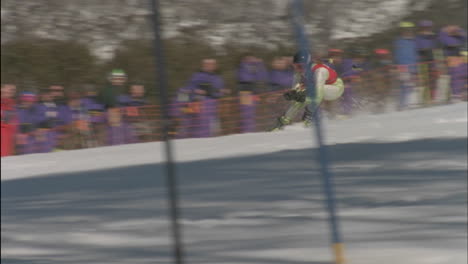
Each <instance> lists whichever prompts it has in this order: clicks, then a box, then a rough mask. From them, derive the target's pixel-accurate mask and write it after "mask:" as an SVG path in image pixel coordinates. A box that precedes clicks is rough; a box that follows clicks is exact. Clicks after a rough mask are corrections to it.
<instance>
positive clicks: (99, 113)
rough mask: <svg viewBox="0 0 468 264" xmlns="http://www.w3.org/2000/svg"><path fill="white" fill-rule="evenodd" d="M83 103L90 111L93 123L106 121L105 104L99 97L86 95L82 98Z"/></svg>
mask: <svg viewBox="0 0 468 264" xmlns="http://www.w3.org/2000/svg"><path fill="white" fill-rule="evenodd" d="M81 105H82V106H83V107H84V108H85V109H86V110H87V111H88V115H89V116H90V121H91V122H92V123H102V122H104V121H105V119H106V117H105V113H104V112H105V108H104V105H103V104H101V103H99V102H98V100H97V97H85V98H83V99H81Z"/></svg>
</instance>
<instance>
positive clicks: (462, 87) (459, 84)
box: [453, 50, 468, 101]
mask: <svg viewBox="0 0 468 264" xmlns="http://www.w3.org/2000/svg"><path fill="white" fill-rule="evenodd" d="M460 55H461V58H462V61H461V63H460V64H459V65H458V66H457V67H455V68H454V69H453V71H454V81H453V82H454V84H453V85H454V86H455V89H456V90H457V91H460V97H459V99H462V100H465V101H467V98H468V84H467V82H468V65H467V63H468V51H466V50H463V51H461V52H460Z"/></svg>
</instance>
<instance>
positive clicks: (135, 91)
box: [118, 84, 151, 139]
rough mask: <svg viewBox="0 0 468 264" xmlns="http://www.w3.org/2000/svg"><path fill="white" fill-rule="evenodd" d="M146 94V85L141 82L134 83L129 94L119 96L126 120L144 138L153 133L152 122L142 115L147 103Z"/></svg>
mask: <svg viewBox="0 0 468 264" xmlns="http://www.w3.org/2000/svg"><path fill="white" fill-rule="evenodd" d="M144 96H145V87H144V86H143V85H141V84H132V85H131V86H130V89H129V94H128V95H121V96H119V98H118V101H119V105H120V106H121V107H122V110H123V112H124V121H125V122H127V123H128V124H129V125H130V126H131V127H132V128H133V129H134V131H135V134H136V135H139V137H140V138H141V139H144V138H145V135H148V134H151V126H150V124H149V123H148V122H147V120H144V119H143V117H142V115H143V111H144V109H143V107H144V106H145V105H147V102H146V99H145V97H144Z"/></svg>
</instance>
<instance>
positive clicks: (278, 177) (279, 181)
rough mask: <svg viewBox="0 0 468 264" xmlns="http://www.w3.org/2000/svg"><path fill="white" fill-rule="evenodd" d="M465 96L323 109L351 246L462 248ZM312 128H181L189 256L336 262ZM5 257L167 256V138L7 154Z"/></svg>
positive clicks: (394, 256) (415, 262)
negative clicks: (204, 132)
mask: <svg viewBox="0 0 468 264" xmlns="http://www.w3.org/2000/svg"><path fill="white" fill-rule="evenodd" d="M467 110H468V109H467V104H466V103H458V104H453V105H448V106H440V107H433V108H426V109H419V110H411V111H405V112H395V113H388V114H383V115H367V116H360V117H355V118H353V119H351V120H344V121H326V138H327V144H328V145H329V149H330V156H331V158H332V160H333V168H332V171H333V173H334V175H335V181H336V190H337V196H338V197H337V198H338V206H339V215H340V217H341V223H342V230H343V236H344V240H345V246H346V255H347V258H348V259H349V263H358V264H370V263H372V264H374V263H382V264H394V263H401V264H406V263H407V264H459V263H460V264H461V263H466V262H467V252H466V247H467V228H466V223H467V208H466V206H467V198H466V197H467V176H466V171H467ZM313 142H314V138H313V133H312V132H311V130H310V129H304V128H302V127H301V126H292V127H289V128H288V129H286V130H285V131H282V132H278V133H252V134H244V135H234V136H225V137H219V138H207V139H185V140H178V141H175V147H176V157H177V160H178V161H179V163H178V166H177V169H178V173H179V179H180V190H181V207H182V221H181V222H182V224H183V228H184V232H183V236H184V242H185V249H186V255H187V256H186V257H187V262H188V263H226V264H231V263H255V264H260V263H262V264H263V263H309V264H310V263H313V264H324V263H331V262H330V260H331V259H332V257H331V252H330V250H329V246H328V244H329V238H328V226H327V223H326V213H325V210H324V207H323V204H324V201H323V195H322V189H321V182H320V174H319V171H318V164H317V163H316V162H315V160H316V150H315V147H316V145H315V143H313ZM1 161H2V168H1V173H2V190H1V191H2V197H1V198H2V199H1V210H2V213H1V221H2V227H1V228H2V248H1V249H2V263H26V264H28V263H50V264H55V263H104V264H105V263H171V260H170V257H171V251H170V241H169V239H168V234H169V233H168V227H169V225H168V222H167V215H166V213H167V210H166V200H165V195H166V190H165V186H164V177H163V171H164V166H163V164H162V163H161V162H162V161H163V157H162V145H161V143H151V144H134V145H125V146H116V147H105V148H98V149H87V150H77V151H68V152H60V153H50V154H34V155H28V156H21V157H20V156H18V157H8V158H2V160H1Z"/></svg>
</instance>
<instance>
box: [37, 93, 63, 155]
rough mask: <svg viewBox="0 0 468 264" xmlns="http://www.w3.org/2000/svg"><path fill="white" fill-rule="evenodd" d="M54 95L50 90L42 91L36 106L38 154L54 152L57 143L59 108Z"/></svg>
mask: <svg viewBox="0 0 468 264" xmlns="http://www.w3.org/2000/svg"><path fill="white" fill-rule="evenodd" d="M53 99H54V94H53V92H52V91H51V90H45V91H42V92H41V94H40V103H39V104H38V105H37V108H36V109H37V112H36V113H37V122H38V131H37V133H36V142H37V144H38V152H42V153H45V152H51V151H53V150H55V148H56V147H57V143H58V133H57V130H58V126H59V124H60V123H61V122H62V121H60V120H59V108H58V106H57V104H56V103H55V102H54V100H53Z"/></svg>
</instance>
